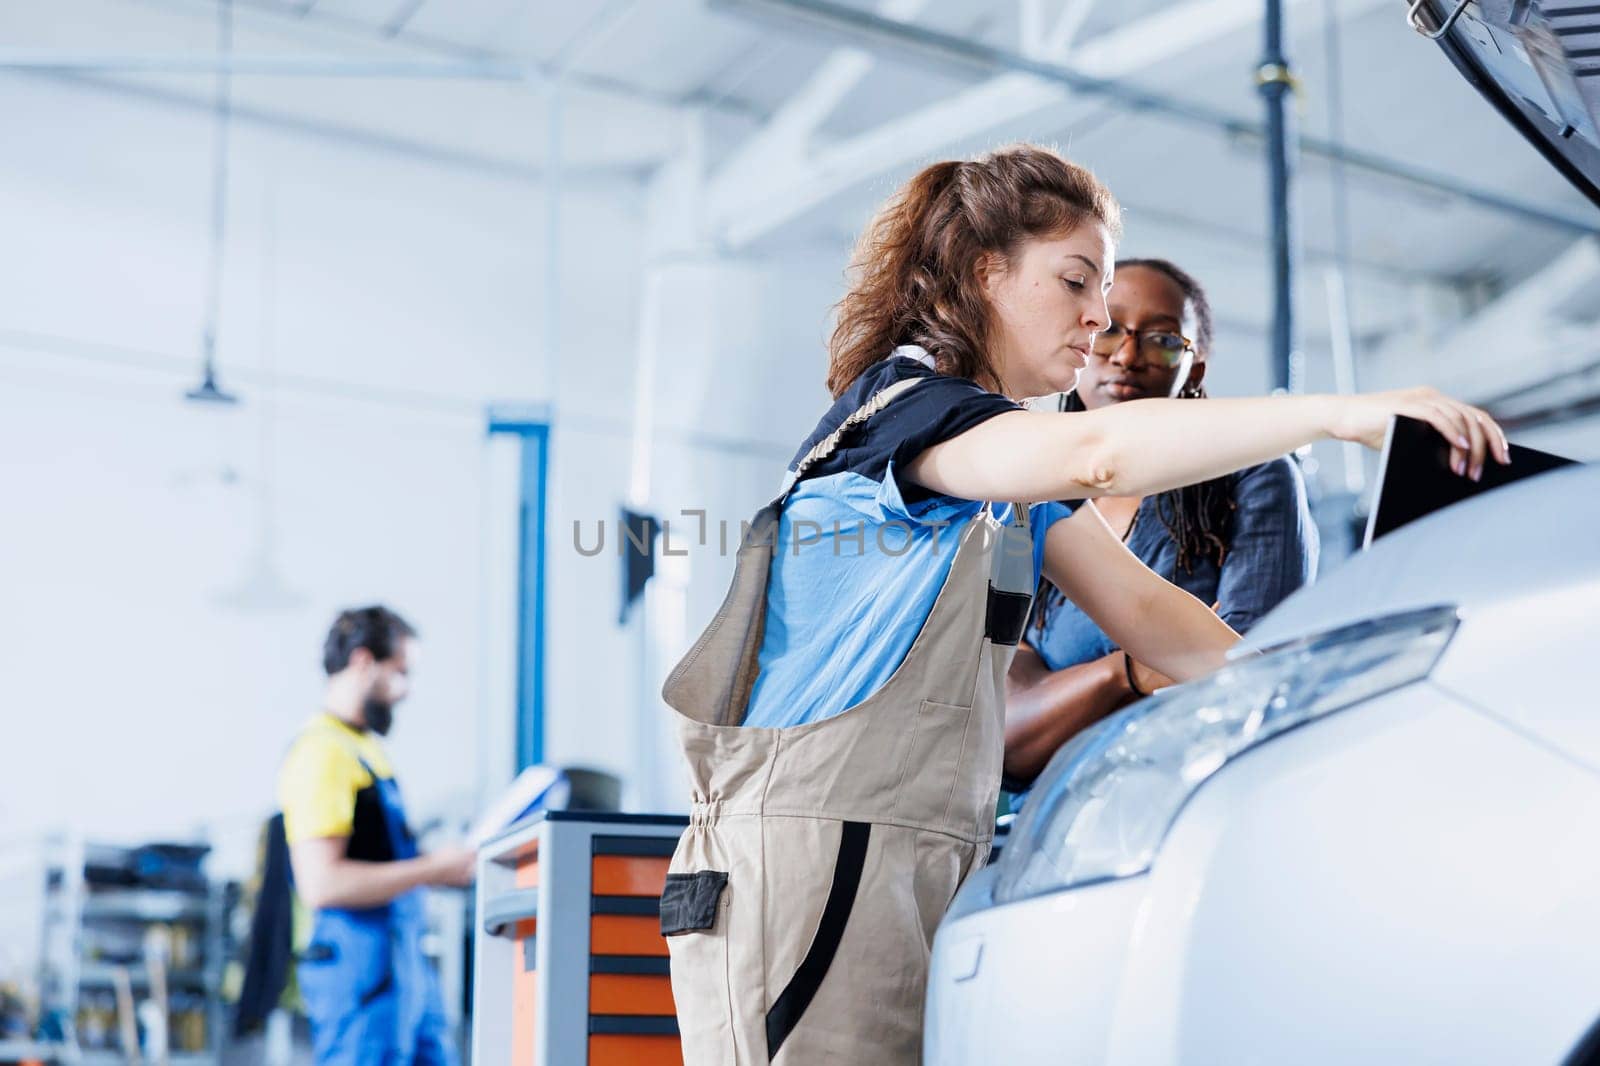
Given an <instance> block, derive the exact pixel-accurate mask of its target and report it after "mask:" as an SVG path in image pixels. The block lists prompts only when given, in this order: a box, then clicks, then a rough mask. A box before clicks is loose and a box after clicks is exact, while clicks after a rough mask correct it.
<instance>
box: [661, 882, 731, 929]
mask: <svg viewBox="0 0 1600 1066" xmlns="http://www.w3.org/2000/svg"><path fill="white" fill-rule="evenodd" d="M727 887H728V875H727V873H725V872H724V871H722V870H697V871H695V872H694V873H688V874H668V875H667V887H666V889H665V890H664V891H663V892H662V893H661V935H662V936H681V935H683V934H684V933H693V932H698V931H700V930H702V929H711V928H713V927H714V926H715V925H716V924H717V904H718V902H719V901H720V900H721V899H722V890H723V889H725V888H727Z"/></svg>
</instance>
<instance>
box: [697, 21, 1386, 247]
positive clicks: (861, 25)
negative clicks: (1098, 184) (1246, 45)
mask: <svg viewBox="0 0 1600 1066" xmlns="http://www.w3.org/2000/svg"><path fill="white" fill-rule="evenodd" d="M1357 2H1358V3H1362V4H1366V5H1369V6H1370V5H1372V4H1374V3H1376V2H1378V0H1357ZM711 6H712V7H713V8H716V9H723V10H727V11H730V12H732V13H735V14H739V15H742V16H746V17H750V18H753V19H764V20H777V21H780V22H781V23H782V24H783V25H785V26H787V27H790V28H795V27H799V28H802V29H809V30H810V31H812V32H822V33H825V34H826V35H827V36H829V37H830V38H832V39H840V40H854V41H856V42H857V43H858V44H860V45H862V46H865V47H871V48H874V49H878V50H883V51H886V52H888V53H890V54H898V55H901V56H908V55H909V56H911V57H914V59H915V61H917V62H920V63H924V64H925V63H927V62H928V60H929V59H930V58H932V59H934V60H935V61H936V62H938V63H940V64H941V65H942V66H944V67H947V68H949V67H954V68H959V69H966V70H969V71H973V72H976V73H983V74H990V75H992V76H991V77H990V78H988V80H986V81H984V82H982V83H981V84H979V85H976V86H973V87H972V88H969V89H965V90H962V91H961V92H958V93H956V94H955V95H954V96H951V97H948V98H946V99H944V100H940V101H938V102H936V103H934V104H930V105H928V106H927V107H924V108H922V109H921V110H919V111H915V112H913V113H911V114H909V115H905V116H902V117H900V118H897V119H894V120H891V121H889V122H886V123H884V124H883V125H881V126H879V127H877V128H876V129H873V130H869V131H867V132H865V133H861V134H858V135H856V136H854V137H851V138H849V139H847V140H845V141H842V142H839V143H837V144H835V145H832V146H830V147H828V148H826V149H824V150H822V151H820V152H818V153H816V154H815V155H814V156H813V157H812V158H811V159H810V160H809V161H808V163H807V164H806V165H805V166H803V167H798V168H791V169H789V170H788V171H786V172H785V173H783V174H782V175H780V176H778V180H770V179H769V180H768V181H766V182H763V183H761V184H759V185H753V186H747V187H746V188H745V189H743V190H740V191H739V192H738V194H736V195H728V196H724V197H723V198H721V199H720V200H719V201H716V203H715V210H716V213H715V215H714V217H713V224H714V225H715V227H716V229H717V231H718V236H719V237H720V239H721V240H723V241H725V242H726V243H728V244H730V245H733V246H735V247H738V246H742V245H745V244H748V243H749V242H751V241H754V240H757V239H759V238H760V237H762V236H763V235H765V234H766V233H768V232H771V231H772V230H773V229H776V228H777V227H778V226H781V225H783V224H784V223H786V222H788V221H790V220H792V219H794V218H796V217H798V216H799V215H801V214H803V213H805V212H806V211H809V210H811V209H812V208H815V207H817V206H819V205H820V204H822V203H825V202H826V201H828V200H829V199H831V198H833V197H834V196H836V195H838V194H840V193H842V192H845V191H847V190H849V189H851V188H853V187H855V186H856V185H858V184H861V183H863V182H866V181H868V180H871V179H873V178H877V177H882V176H884V175H886V174H890V173H893V172H895V171H898V170H899V169H901V168H902V167H905V166H907V165H909V164H911V163H914V162H916V161H918V160H921V159H925V158H927V157H928V156H930V155H933V154H935V153H937V152H939V151H940V150H942V149H946V148H947V147H948V146H949V145H951V144H953V143H957V142H960V141H962V140H966V139H968V138H972V137H978V136H981V135H982V134H984V133H986V132H987V131H989V130H991V129H994V128H995V127H996V126H999V125H1002V124H1004V123H1008V122H1012V121H1016V120H1019V119H1022V118H1024V117H1026V116H1028V115H1031V114H1034V113H1037V112H1041V111H1043V110H1045V109H1047V108H1049V109H1052V113H1051V119H1052V121H1053V122H1054V123H1056V124H1057V125H1059V124H1060V122H1061V120H1062V116H1061V114H1060V109H1061V108H1062V105H1063V104H1067V103H1068V102H1070V101H1072V99H1073V94H1074V93H1075V92H1082V91H1085V90H1087V91H1089V92H1093V93H1096V94H1098V95H1104V94H1105V93H1106V92H1107V89H1108V87H1109V88H1115V89H1117V90H1119V91H1124V90H1125V91H1126V93H1128V94H1134V93H1136V92H1137V91H1136V90H1132V89H1127V87H1124V86H1121V85H1120V84H1118V83H1113V82H1112V81H1110V79H1113V78H1116V77H1119V76H1122V75H1126V74H1130V73H1132V72H1134V71H1138V70H1143V69H1146V68H1147V67H1148V66H1150V65H1151V64H1154V63H1159V62H1161V61H1163V60H1166V59H1171V58H1173V57H1176V56H1179V55H1183V54H1186V53H1189V52H1192V51H1194V50H1196V49H1199V48H1202V47H1204V46H1205V45H1207V44H1209V43H1211V42H1213V41H1215V40H1217V39H1218V38H1221V37H1224V36H1227V35H1229V34H1231V33H1233V32H1234V31H1236V30H1239V29H1243V28H1245V27H1247V26H1251V25H1254V24H1255V22H1256V21H1257V19H1258V18H1259V16H1260V5H1259V3H1258V2H1257V0H1187V2H1184V3H1180V4H1176V5H1174V6H1173V7H1170V8H1167V9H1166V10H1163V11H1160V12H1158V13H1156V14H1154V15H1149V16H1146V17H1143V18H1139V19H1135V20H1134V21H1132V22H1129V23H1127V24H1125V25H1124V26H1121V27H1119V28H1117V29H1115V30H1112V31H1110V32H1108V33H1106V34H1103V35H1101V36H1100V37H1098V38H1096V39H1095V40H1092V41H1088V42H1086V43H1084V44H1082V45H1080V46H1079V47H1078V48H1077V49H1076V51H1075V52H1074V53H1073V57H1074V63H1073V66H1072V68H1071V69H1068V68H1066V67H1062V66H1060V65H1059V63H1058V62H1057V61H1056V60H1055V59H1049V60H1044V59H1031V58H1029V57H1027V56H1024V55H1022V54H1021V53H1017V52H1008V51H1006V50H1004V49H999V48H994V47H991V46H989V45H985V44H982V43H980V42H977V41H972V40H969V39H967V38H964V37H957V36H953V35H950V34H944V33H939V32H937V31H934V30H929V29H926V28H924V27H920V26H913V25H909V24H906V23H901V22H895V21H894V20H891V19H885V18H882V17H879V16H877V15H873V14H870V13H868V12H863V11H858V10H855V9H853V8H848V7H845V6H843V5H841V4H837V3H833V2H830V0H711ZM1139 95H1140V96H1141V97H1144V98H1146V99H1144V101H1143V102H1145V103H1150V102H1152V101H1153V102H1156V103H1163V104H1164V103H1166V101H1165V99H1164V98H1159V97H1156V96H1155V94H1139ZM1083 103H1084V102H1083V101H1081V100H1080V101H1078V104H1079V106H1083Z"/></svg>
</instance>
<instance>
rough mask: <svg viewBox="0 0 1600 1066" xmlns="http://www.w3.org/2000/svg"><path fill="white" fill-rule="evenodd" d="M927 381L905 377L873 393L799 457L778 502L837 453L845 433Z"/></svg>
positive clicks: (786, 476)
mask: <svg viewBox="0 0 1600 1066" xmlns="http://www.w3.org/2000/svg"><path fill="white" fill-rule="evenodd" d="M927 380H928V379H927V378H906V379H905V380H903V381H897V382H895V383H894V384H893V385H886V386H884V387H883V388H881V389H879V390H878V391H877V392H875V393H873V394H872V398H871V399H870V400H868V401H867V402H866V403H864V404H862V405H861V406H860V407H858V408H856V409H855V410H854V411H852V412H851V413H850V414H849V415H848V416H847V417H846V418H845V420H844V421H843V422H840V423H839V427H838V428H837V429H835V430H834V431H833V432H832V433H830V434H828V435H827V436H826V437H823V438H822V439H821V440H819V441H817V443H816V444H815V445H813V446H812V448H811V450H810V451H808V452H806V454H805V455H803V456H801V457H800V461H799V462H798V463H796V464H795V467H794V469H793V470H790V471H788V473H787V474H786V475H785V476H784V479H783V486H782V487H781V488H780V489H779V490H778V502H780V503H781V502H782V501H783V500H784V499H786V498H787V497H788V495H789V493H790V492H791V491H792V490H793V489H794V487H795V485H797V484H799V483H800V480H801V479H802V478H804V477H805V476H806V474H807V473H809V472H810V471H811V469H812V467H814V466H816V465H817V464H818V463H820V462H822V461H823V460H824V459H826V458H828V456H830V455H832V454H833V453H834V452H836V451H838V450H839V445H840V444H841V443H843V441H844V438H845V436H846V435H847V434H848V433H850V432H851V431H852V430H854V429H855V428H856V427H857V426H859V425H861V424H862V423H864V422H866V421H867V420H868V419H869V418H871V417H872V416H873V415H875V414H877V413H878V412H879V411H882V410H883V409H884V408H885V407H888V406H889V404H891V403H893V402H894V401H895V400H897V399H899V398H900V397H901V396H904V395H905V394H906V393H908V392H910V391H911V390H912V389H914V388H916V387H917V386H918V385H920V384H922V383H923V382H924V381H927Z"/></svg>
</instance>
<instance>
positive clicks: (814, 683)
mask: <svg viewBox="0 0 1600 1066" xmlns="http://www.w3.org/2000/svg"><path fill="white" fill-rule="evenodd" d="M925 358H926V356H925V354H924V353H923V352H922V349H920V348H900V349H897V350H896V354H895V355H894V356H892V357H890V358H888V359H885V360H883V361H882V362H879V363H877V364H875V365H874V366H872V367H870V368H869V369H868V370H867V371H866V372H865V373H863V374H862V375H861V377H860V378H858V379H857V380H856V381H855V383H854V384H852V385H851V386H850V388H849V389H848V390H846V392H845V394H844V395H843V396H841V397H840V398H839V399H838V401H836V402H835V403H834V405H833V407H832V408H830V409H829V411H828V413H827V414H826V415H825V416H823V419H822V421H821V422H820V423H819V424H818V425H817V428H816V430H815V431H814V432H813V433H812V434H811V436H810V437H808V438H807V439H806V441H805V443H803V444H801V446H800V448H799V450H798V451H797V452H796V454H795V463H798V462H799V459H800V457H801V456H803V455H805V454H806V453H807V452H808V451H810V450H811V448H812V446H813V445H814V444H815V443H816V442H817V441H819V440H821V439H822V438H823V437H825V436H827V435H828V434H830V433H832V432H833V431H834V429H836V428H837V427H838V425H839V423H840V422H842V421H844V419H845V418H846V417H848V416H849V415H850V414H851V413H852V412H853V411H855V410H856V409H857V408H859V407H860V406H861V405H862V404H864V403H866V402H867V400H868V399H870V398H871V397H872V395H873V394H874V393H876V392H878V391H879V390H880V389H882V388H885V387H887V386H888V385H891V384H893V383H895V382H897V381H902V380H904V379H906V378H926V379H927V380H926V381H924V382H923V383H922V384H920V385H918V386H916V387H915V388H913V389H912V390H911V391H910V392H908V393H906V394H905V395H904V396H900V397H897V398H896V399H895V400H894V401H893V402H892V403H890V404H889V406H887V407H886V408H884V409H883V410H882V411H880V412H878V413H877V414H876V415H874V416H873V417H872V418H871V420H870V421H868V422H867V423H866V424H865V425H864V426H862V427H859V428H857V429H856V430H854V431H853V432H852V433H851V434H850V435H848V436H847V437H846V439H845V440H844V442H843V443H842V444H841V445H840V447H839V448H838V450H836V451H835V452H834V453H833V455H832V456H830V457H829V458H828V459H826V460H824V461H823V462H821V463H819V464H818V465H817V466H816V467H814V468H813V469H812V470H811V472H809V473H808V474H807V475H806V477H805V479H804V480H803V481H801V482H800V483H799V484H798V485H797V486H796V487H795V489H794V491H793V492H792V493H790V495H789V498H788V500H787V502H786V503H785V504H784V508H783V513H782V515H781V516H780V518H779V523H778V531H777V542H776V543H777V547H776V550H775V551H774V554H773V559H772V570H771V573H770V574H769V576H768V579H767V616H766V631H765V634H764V636H763V638H762V642H761V651H760V674H759V675H758V676H757V678H756V683H755V687H754V689H753V690H752V691H751V693H750V703H749V707H748V709H747V711H746V714H745V720H744V724H745V725H750V726H795V725H801V724H804V723H806V722H815V721H819V720H821V719H824V718H831V717H833V716H834V715H836V714H839V713H841V712H843V711H846V710H849V709H850V708H851V707H854V706H855V705H856V704H858V703H860V702H862V701H863V700H865V699H866V698H867V697H868V696H870V695H872V694H873V693H874V692H876V691H877V690H878V689H879V688H881V687H882V686H883V684H884V683H885V682H886V681H888V679H889V676H890V675H891V674H893V673H894V671H895V670H896V669H897V668H898V667H899V666H900V664H901V662H903V661H904V659H905V657H906V653H907V652H909V651H910V650H911V644H912V642H913V641H915V640H916V637H917V634H918V633H919V632H921V630H922V626H923V623H924V622H925V621H926V620H927V618H928V615H929V613H930V612H932V610H933V602H934V600H935V599H936V598H937V597H938V595H939V589H940V588H941V587H942V586H943V585H944V581H945V577H946V576H947V575H948V574H949V572H950V564H951V563H952V562H953V561H954V559H955V553H956V548H957V547H958V546H959V545H960V542H961V534H962V531H963V530H964V529H965V528H966V524H967V523H968V522H970V521H971V520H972V519H973V518H974V517H975V516H976V515H977V514H978V513H979V511H981V510H982V508H983V504H982V503H981V502H978V501H974V500H959V499H956V498H954V497H951V496H944V495H940V494H938V493H934V492H931V491H929V490H927V489H924V488H922V487H921V486H919V485H916V484H914V483H911V482H902V481H900V480H899V479H898V478H897V476H896V472H897V471H899V470H903V469H904V468H905V466H906V464H908V463H910V462H912V461H913V460H914V459H916V457H917V456H918V455H920V454H922V452H923V451H925V450H926V449H928V448H931V447H932V446H933V445H935V444H939V443H941V442H943V441H946V440H950V439H951V438H953V437H956V436H959V435H960V434H961V433H963V432H965V431H966V430H968V429H971V428H972V427H973V426H976V425H978V424H980V423H982V422H985V421H987V420H988V419H990V418H993V417H994V416H995V415H999V414H1005V413H1006V412H1008V411H1017V410H1021V408H1020V406H1019V405H1018V404H1016V403H1015V402H1013V401H1011V400H1009V399H1007V398H1006V397H1004V396H1000V395H997V394H995V393H992V392H988V391H986V390H984V389H983V388H981V387H979V386H978V385H977V384H975V383H974V382H972V381H969V380H967V379H965V378H957V377H952V376H949V375H942V374H938V373H936V372H934V370H933V369H932V368H931V367H929V366H928V365H926V363H924V362H923V361H922V360H923V359H925ZM794 465H795V464H794V463H791V464H790V469H793V468H794ZM1074 506H1075V505H1074V504H1060V503H1049V504H1036V505H1034V506H1033V507H1031V508H1030V509H1029V512H1028V513H1029V518H1030V520H1031V524H1032V532H1033V542H1034V551H1033V555H1034V575H1035V578H1036V579H1037V576H1038V572H1039V565H1040V561H1041V559H1042V558H1043V552H1044V535H1045V531H1046V530H1047V529H1048V528H1049V526H1050V525H1052V524H1053V523H1055V522H1057V521H1059V520H1060V519H1062V518H1065V517H1066V516H1067V515H1068V514H1070V513H1071V511H1072V508H1073V507H1074ZM995 517H996V518H998V519H1001V520H1006V519H1009V518H1010V507H1009V505H1004V504H1002V505H997V506H996V507H995Z"/></svg>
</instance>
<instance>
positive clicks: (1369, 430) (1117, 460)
mask: <svg viewBox="0 0 1600 1066" xmlns="http://www.w3.org/2000/svg"><path fill="white" fill-rule="evenodd" d="M1395 415H1407V416H1409V417H1412V418H1416V419H1420V420H1422V421H1424V422H1427V423H1428V424H1430V425H1431V426H1433V427H1434V429H1435V430H1436V431H1438V433H1439V434H1440V435H1441V436H1443V437H1444V438H1445V440H1446V441H1448V442H1449V444H1450V455H1451V462H1452V464H1453V466H1454V467H1455V469H1456V472H1457V473H1460V474H1463V475H1465V476H1470V477H1472V478H1474V479H1476V478H1477V477H1478V476H1479V475H1480V474H1481V472H1482V469H1483V465H1484V463H1486V462H1488V461H1491V460H1493V461H1497V462H1501V463H1508V462H1510V461H1511V453H1510V451H1509V449H1508V445H1507V444H1506V438H1505V434H1504V433H1503V432H1502V431H1501V429H1500V427H1499V425H1497V424H1496V423H1495V421H1494V419H1492V418H1490V417H1489V415H1488V414H1487V413H1486V412H1484V411H1482V410H1480V409H1478V408H1476V407H1473V406H1471V405H1470V404H1464V403H1461V402H1460V401H1459V400H1453V399H1451V398H1450V397H1448V396H1445V395H1443V394H1442V393H1440V392H1438V391H1436V390H1434V389H1428V388H1418V389H1401V390H1398V391H1395V392H1382V393H1369V394H1363V395H1358V396H1266V397H1253V398H1248V399H1211V400H1207V401H1206V402H1205V403H1188V402H1186V401H1184V400H1129V401H1128V402H1127V403H1119V404H1115V405H1113V406H1111V407H1103V408H1100V409H1099V410H1095V411H1076V412H1069V413H1047V412H1043V411H1011V412H1007V413H1006V414H1002V415H997V416H995V417H994V418H991V419H989V420H988V421H987V422H983V423H981V424H979V425H976V426H973V427H972V428H971V429H969V430H967V431H966V432H964V433H961V434H960V435H959V436H956V437H952V438H951V439H950V440H947V441H944V442H943V443H941V444H935V445H934V446H933V447H931V448H929V449H927V450H926V451H924V452H923V453H922V454H920V455H918V456H917V458H916V459H915V460H913V461H912V462H911V463H910V464H909V465H908V466H907V467H906V473H907V475H908V476H909V477H910V479H911V480H912V481H914V482H916V483H917V484H919V485H921V486H923V487H924V488H928V489H932V490H933V491H934V492H939V493H943V494H944V495H946V496H954V497H956V498H957V499H962V500H1015V501H1018V502H1022V503H1037V502H1039V501H1041V500H1080V499H1088V498H1091V497H1095V496H1148V495H1150V494H1151V493H1156V492H1165V491H1166V490H1167V489H1174V488H1178V487H1180V486H1183V485H1194V484H1198V483H1199V482H1201V481H1207V480H1209V479H1211V478H1214V477H1221V476H1222V475H1223V474H1229V473H1232V472H1233V471H1235V470H1242V469H1244V468H1245V467H1247V466H1254V465H1256V464H1257V463H1264V462H1266V461H1267V460H1269V459H1272V458H1274V457H1276V456H1279V455H1284V454H1286V453H1288V452H1292V451H1294V450H1295V449H1296V448H1299V447H1300V446H1301V445H1304V444H1310V443H1312V442H1313V441H1318V440H1325V439H1328V438H1333V439H1335V440H1344V441H1356V442H1359V443H1361V444H1364V445H1366V446H1367V447H1369V448H1378V447H1381V446H1382V444H1383V439H1384V436H1385V434H1386V433H1387V432H1388V428H1389V422H1390V420H1391V419H1392V418H1393V417H1394V416H1395ZM1174 442H1179V443H1178V444H1176V445H1175V444H1174ZM1080 606H1081V604H1080Z"/></svg>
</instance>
